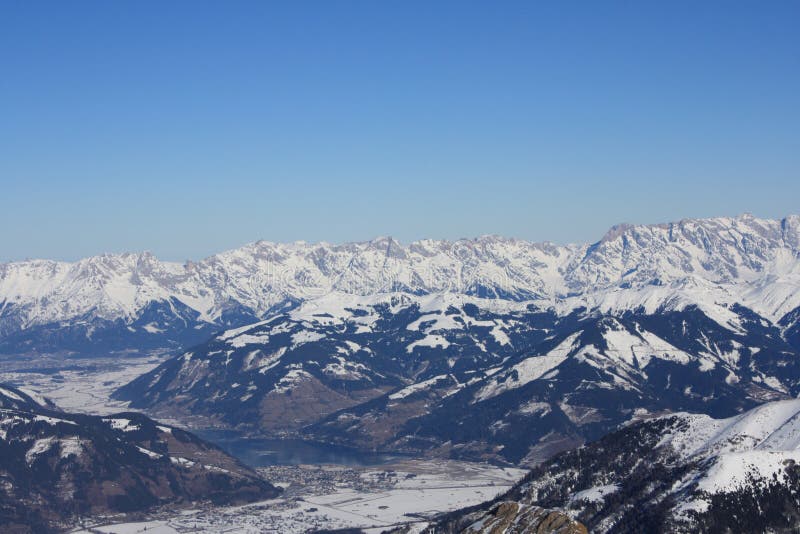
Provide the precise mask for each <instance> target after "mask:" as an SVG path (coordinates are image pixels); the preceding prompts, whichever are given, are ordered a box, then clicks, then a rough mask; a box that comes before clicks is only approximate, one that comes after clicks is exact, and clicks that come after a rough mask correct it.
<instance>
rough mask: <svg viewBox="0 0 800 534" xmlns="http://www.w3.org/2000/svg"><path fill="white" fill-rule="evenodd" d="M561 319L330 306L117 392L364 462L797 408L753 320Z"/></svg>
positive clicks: (469, 453)
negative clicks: (790, 404)
mask: <svg viewBox="0 0 800 534" xmlns="http://www.w3.org/2000/svg"><path fill="white" fill-rule="evenodd" d="M711 309H712V310H713V313H712V314H707V313H705V312H704V311H703V310H701V309H700V308H699V307H697V306H692V307H688V306H687V307H683V308H681V309H666V308H665V309H662V310H660V311H658V313H652V314H649V313H647V311H646V310H638V311H628V312H626V313H621V314H604V313H600V312H598V311H596V312H586V311H585V310H575V311H573V312H572V313H569V314H566V315H562V314H558V313H555V311H553V310H541V309H539V308H537V307H536V306H535V305H530V304H528V303H525V302H514V301H508V300H501V299H482V298H477V297H474V296H466V295H459V294H450V293H445V294H432V295H409V294H407V293H389V294H380V295H370V296H365V297H362V296H357V295H350V294H339V293H336V294H333V293H332V294H328V295H326V296H324V297H320V298H317V299H314V300H311V301H307V302H304V303H302V304H300V305H298V306H297V307H295V308H293V309H292V310H289V311H286V312H284V313H281V314H278V315H274V316H272V317H270V318H269V319H267V320H264V321H261V322H259V323H256V324H253V325H249V326H247V327H239V328H233V329H229V330H227V331H224V332H222V333H220V334H218V335H217V336H215V337H214V338H212V339H211V340H210V341H208V342H206V343H202V344H199V345H196V346H194V347H192V348H191V349H189V350H188V351H186V352H185V353H183V354H181V355H179V356H176V357H174V358H172V359H170V360H168V361H166V362H165V363H163V364H162V365H160V366H159V367H157V368H156V369H154V370H152V371H151V372H149V373H147V374H145V375H143V376H141V377H139V378H137V379H136V380H134V381H133V382H132V383H131V384H129V385H127V386H125V387H124V388H122V389H121V390H119V391H118V392H117V393H116V395H117V396H118V397H119V398H122V399H124V400H128V401H131V402H132V406H134V407H137V408H145V409H150V410H157V411H158V412H157V413H160V412H165V413H166V415H169V416H175V415H176V413H175V412H176V411H177V412H179V413H180V412H183V413H185V414H188V413H191V414H192V415H195V416H199V415H205V416H208V417H211V418H212V419H213V420H214V421H216V422H222V423H226V424H228V425H231V426H239V427H242V428H243V429H246V430H248V431H251V432H259V433H268V434H274V433H276V432H287V431H290V432H296V433H302V434H304V435H306V436H307V437H310V438H313V439H318V440H324V441H335V442H340V443H342V444H346V445H350V446H356V447H362V448H369V449H373V448H379V449H393V450H402V451H408V452H416V453H419V452H426V453H431V454H443V455H457V456H462V457H469V458H478V459H505V460H507V461H510V462H514V463H518V462H521V461H524V462H530V463H534V462H535V461H537V460H538V459H541V458H542V457H545V456H547V455H548V454H552V453H553V452H555V451H557V450H560V449H563V448H564V447H566V446H570V445H571V444H574V443H576V442H582V441H583V440H585V439H594V438H597V437H599V436H600V435H602V434H603V433H605V432H608V431H610V430H612V429H614V428H616V427H617V426H618V425H619V424H621V423H622V422H624V421H625V420H627V419H628V418H629V417H630V416H631V415H632V414H633V413H634V412H636V411H640V412H641V411H648V412H651V413H654V412H660V411H664V410H692V411H698V412H704V413H708V414H712V415H714V416H717V417H719V416H729V415H733V414H735V413H738V412H740V411H742V410H746V409H748V408H751V407H753V406H755V405H757V404H759V403H762V402H766V401H769V400H775V399H781V398H787V397H790V396H796V395H798V394H800V360H798V358H797V353H798V348H797V347H796V346H793V345H792V344H791V343H790V342H789V341H787V339H785V338H784V336H783V327H782V326H780V325H774V324H772V323H771V322H770V321H768V320H766V319H764V318H763V317H760V316H758V315H757V314H755V313H754V312H753V311H752V310H749V309H748V308H745V307H743V306H740V305H737V306H731V307H727V306H723V305H720V304H713V305H712V306H711Z"/></svg>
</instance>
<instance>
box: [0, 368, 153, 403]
mask: <svg viewBox="0 0 800 534" xmlns="http://www.w3.org/2000/svg"><path fill="white" fill-rule="evenodd" d="M166 357H167V356H166V355H164V354H160V353H153V354H149V355H146V356H137V355H129V356H126V355H121V354H115V355H112V356H109V357H105V358H103V357H93V358H82V357H69V358H66V357H64V356H57V355H56V356H47V355H36V356H17V357H9V356H3V357H2V359H0V382H2V383H8V384H11V385H14V386H17V387H21V388H24V389H26V390H29V391H31V392H34V393H37V394H39V395H43V396H45V397H47V398H49V399H50V400H52V401H53V402H55V403H56V404H57V405H58V406H59V408H62V409H64V410H66V411H70V412H83V413H89V414H93V415H108V414H111V413H117V412H121V411H124V410H126V409H127V406H128V403H127V402H121V401H115V400H113V399H111V393H112V392H113V391H114V390H115V389H117V388H119V387H120V386H122V385H124V384H127V383H128V382H130V381H131V380H133V379H134V378H136V377H137V376H139V375H141V374H144V373H146V372H148V371H150V370H152V369H154V368H156V367H157V366H158V365H159V364H160V363H161V362H163V361H164V360H165V359H166Z"/></svg>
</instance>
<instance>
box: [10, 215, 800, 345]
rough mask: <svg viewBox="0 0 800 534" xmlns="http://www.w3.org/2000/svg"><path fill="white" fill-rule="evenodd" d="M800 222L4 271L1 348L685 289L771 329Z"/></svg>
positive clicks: (628, 228)
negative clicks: (114, 326)
mask: <svg viewBox="0 0 800 534" xmlns="http://www.w3.org/2000/svg"><path fill="white" fill-rule="evenodd" d="M798 221H800V219H798V217H796V216H794V217H787V218H785V219H783V220H780V221H778V220H767V219H758V218H755V217H752V216H740V217H734V218H730V217H721V218H714V219H687V220H683V221H680V222H677V223H668V224H656V225H618V226H615V227H614V228H612V229H611V230H609V232H608V233H607V234H606V235H605V237H604V238H603V239H602V240H601V241H598V242H597V243H595V244H593V245H566V246H563V245H555V244H553V243H546V242H545V243H532V242H529V241H524V240H519V239H509V238H504V237H499V236H489V235H487V236H481V237H478V238H474V239H459V240H455V241H446V240H430V239H428V240H419V241H414V242H412V243H409V244H407V245H404V244H402V243H400V242H398V241H397V240H395V239H394V238H392V237H378V238H375V239H373V240H370V241H364V242H357V243H344V244H329V243H324V242H323V243H315V244H309V243H305V242H294V243H273V242H268V241H257V242H254V243H250V244H248V245H244V246H242V247H239V248H236V249H232V250H229V251H226V252H222V253H220V254H217V255H214V256H210V257H208V258H205V259H203V260H200V261H196V262H186V263H185V264H183V265H181V264H178V263H172V262H163V261H160V260H159V259H158V258H156V257H155V256H153V255H152V254H150V253H148V252H141V253H127V254H104V255H101V256H95V257H91V258H85V259H82V260H79V261H77V262H73V263H69V262H51V261H46V260H34V261H26V262H15V263H6V264H0V335H2V333H3V332H7V333H8V332H11V333H13V332H21V331H22V330H24V329H27V328H30V327H33V326H44V325H48V324H54V323H57V322H61V323H63V322H70V321H75V320H77V318H81V320H82V321H86V320H87V319H88V320H90V321H110V322H114V321H117V320H122V321H123V322H125V323H127V324H128V325H131V323H133V322H135V321H136V320H137V319H138V318H139V317H140V316H141V314H142V313H143V311H144V310H146V309H147V308H148V307H149V306H150V307H152V306H153V305H160V306H162V307H165V308H172V307H174V306H172V305H170V304H169V303H171V302H177V303H178V304H179V307H186V308H187V309H189V310H191V312H192V314H196V316H197V321H199V322H200V323H202V324H205V325H219V324H228V323H230V321H231V319H225V317H229V316H230V315H231V313H234V314H235V315H242V316H243V317H244V316H246V317H255V318H260V317H265V316H267V315H268V314H270V313H272V312H273V311H274V310H276V309H284V308H285V307H286V306H292V305H294V304H295V303H297V302H303V301H308V300H310V299H315V298H319V297H321V296H323V295H326V294H330V293H336V294H339V293H347V294H353V295H372V294H380V293H391V292H406V293H410V294H417V295H421V294H435V293H459V294H464V295H473V296H477V297H482V298H493V299H499V300H507V301H536V302H537V303H539V305H548V303H549V305H552V306H556V307H559V306H560V307H562V308H563V307H567V308H569V307H577V306H581V305H584V306H586V307H591V306H592V305H596V304H597V301H607V300H608V299H609V298H613V299H614V300H615V301H616V302H617V303H620V302H626V301H629V300H631V299H632V298H644V299H645V300H647V301H650V300H652V299H653V298H654V297H653V295H660V296H659V298H664V299H671V298H674V295H669V294H663V295H662V293H665V292H663V291H661V292H659V291H655V290H653V288H656V289H657V288H675V287H678V286H679V287H680V291H682V294H683V295H684V296H685V295H686V294H687V292H689V286H690V285H695V286H700V285H702V284H703V283H706V282H707V283H710V284H713V285H714V286H715V287H714V288H713V293H714V296H713V298H711V300H712V303H716V302H725V303H732V302H740V303H746V304H748V305H749V306H750V307H751V308H753V309H754V310H756V311H758V312H759V313H762V314H763V315H765V316H767V317H769V318H771V319H777V318H779V317H780V316H782V315H784V314H785V313H787V312H789V311H791V309H793V307H797V306H798V305H800V291H798V290H797V279H798V277H800V274H798V273H800V267H798V265H800V251H798V247H797V243H798V242H800V237H798V235H800V223H798ZM620 292H622V293H624V294H625V297H624V298H623V297H622V295H621V293H620ZM637 292H638V294H637ZM699 294H700V292H695V294H693V296H691V298H694V299H696V298H699V297H697V295H699ZM576 299H577V300H578V301H582V302H576ZM689 300H691V299H689ZM565 301H566V302H567V304H564V302H565ZM159 303H160V304H159ZM633 304H634V305H636V306H640V305H642V302H638V303H633ZM232 310H235V311H233V312H232ZM202 324H201V328H205V327H203V326H202ZM155 326H156V327H157V328H153V329H151V330H154V331H155V330H162V331H163V330H166V329H165V328H164V327H163V326H164V325H161V326H158V325H155ZM194 326H195V325H187V328H194ZM154 335H155V334H154ZM0 341H2V340H1V339H0Z"/></svg>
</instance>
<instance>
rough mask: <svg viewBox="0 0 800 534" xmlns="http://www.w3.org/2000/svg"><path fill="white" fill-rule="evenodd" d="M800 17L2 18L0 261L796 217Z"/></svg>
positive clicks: (351, 9) (617, 10)
mask: <svg viewBox="0 0 800 534" xmlns="http://www.w3.org/2000/svg"><path fill="white" fill-rule="evenodd" d="M799 26H800V2H796V1H786V2H780V1H768V2H755V1H749V2H735V1H725V2H714V1H708V2H689V1H686V2H683V1H671V2H646V1H645V2H621V1H620V2H572V1H566V2H552V3H545V2H527V1H526V2H413V1H386V2H367V1H364V2H352V1H319V2H286V3H282V4H278V3H273V2H261V1H258V2H255V1H254V2H237V1H232V2H202V1H200V2H198V1H192V2H188V1H187V2H180V1H170V2H155V1H153V2H150V1H138V2H105V1H103V2H100V1H96V2H92V1H81V2H27V1H5V2H0V186H1V187H0V198H2V204H0V227H1V228H2V230H1V231H0V261H8V260H16V259H23V258H26V257H48V258H58V259H75V258H78V257H82V256H86V255H91V254H96V253H100V252H118V251H125V250H151V251H152V252H154V253H156V254H157V255H158V256H160V257H162V258H165V259H173V260H182V259H187V258H192V259H198V258H201V257H203V256H206V255H208V254H211V253H214V252H218V251H221V250H224V249H228V248H232V247H235V246H238V245H240V244H242V243H245V242H248V241H254V240H256V239H261V238H263V239H268V240H274V241H291V240H300V239H302V240H307V241H318V240H326V241H332V242H340V241H351V240H364V239H369V238H372V237H375V236H377V235H392V236H394V237H396V238H398V239H400V240H401V241H409V240H413V239H417V238H423V237H434V238H458V237H472V236H476V235H480V234H487V233H497V234H503V235H508V236H513V237H520V238H526V239H532V240H552V241H556V242H569V241H593V240H596V239H598V238H599V237H600V236H601V235H602V234H603V233H604V232H605V230H606V229H607V227H608V226H610V225H611V224H614V223H617V222H623V221H625V222H633V223H648V222H660V221H667V220H677V219H680V218H683V217H701V216H716V215H735V214H738V213H742V212H745V211H748V212H752V213H754V214H755V215H758V216H764V217H781V216H783V215H785V214H788V213H797V212H800V172H799V171H800V32H798V31H797V28H798V27H799Z"/></svg>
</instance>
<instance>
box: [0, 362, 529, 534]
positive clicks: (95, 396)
mask: <svg viewBox="0 0 800 534" xmlns="http://www.w3.org/2000/svg"><path fill="white" fill-rule="evenodd" d="M161 361H163V356H161V355H159V354H154V355H150V356H145V357H141V356H138V357H120V356H119V355H117V356H114V357H113V358H70V359H64V358H63V357H52V358H47V357H44V358H42V357H37V358H36V359H35V360H30V359H24V358H14V359H4V360H2V361H0V382H8V383H11V384H14V385H17V386H19V387H22V388H25V389H26V390H28V391H30V392H32V393H36V394H39V395H42V396H45V397H48V398H50V399H51V400H53V401H54V402H56V404H58V405H59V407H61V408H64V409H66V410H69V411H76V412H85V413H92V414H100V415H106V414H110V413H114V412H119V411H124V410H126V409H127V403H123V402H119V401H114V400H112V399H110V394H111V392H112V391H113V390H114V389H116V388H117V387H119V386H121V385H122V384H124V383H126V382H128V381H130V380H131V379H132V378H134V377H136V376H138V375H140V374H142V373H144V372H147V371H149V370H150V369H152V368H154V367H155V366H156V365H158V364H159V363H160V362H161ZM168 422H169V423H171V424H176V425H179V426H184V427H185V426H191V425H187V424H186V423H187V422H185V421H184V422H181V421H168ZM181 423H183V424H181ZM258 471H259V472H260V473H261V474H263V475H264V478H266V479H267V480H269V481H270V482H272V483H273V484H275V485H278V486H281V487H283V488H284V489H285V493H284V495H283V496H282V497H281V498H279V499H273V500H269V501H264V502H259V503H253V504H249V505H245V506H232V507H231V506H229V507H214V506H201V507H197V508H195V509H188V510H182V511H176V510H174V509H170V510H162V511H159V512H155V513H153V514H150V515H148V516H147V517H142V518H137V520H135V521H132V520H131V518H129V517H128V518H123V517H116V518H115V517H105V518H96V519H94V520H91V521H87V522H86V523H85V524H83V525H81V526H80V527H79V528H77V529H76V530H75V531H74V532H76V533H78V532H81V533H90V532H93V533H103V534H110V533H117V534H133V533H140V532H141V533H144V532H146V533H147V534H174V533H184V532H207V533H211V532H214V533H218V532H229V533H233V532H236V533H258V532H280V533H295V532H297V533H301V532H309V531H313V530H316V529H335V528H353V527H357V528H362V529H365V530H367V531H374V532H381V531H383V530H385V529H387V528H389V527H391V526H394V525H403V524H408V523H414V524H416V525H417V526H419V527H420V529H421V528H422V527H423V526H424V525H426V524H427V519H429V518H432V517H433V516H434V515H436V514H439V513H442V512H447V511H452V510H456V509H459V508H463V507H466V506H471V505H475V504H478V503H481V502H484V501H486V500H489V499H492V498H494V497H495V496H497V495H499V494H501V493H503V492H505V491H507V490H508V489H509V488H511V486H512V485H513V484H514V482H516V481H517V480H519V479H520V478H522V477H523V476H524V475H525V473H526V471H525V470H521V469H513V468H504V467H497V466H492V465H488V464H477V463H469V462H456V461H447V460H427V459H424V460H423V459H419V460H417V459H402V460H398V461H395V462H392V463H390V464H384V465H380V466H377V467H376V466H372V467H367V466H365V467H353V466H341V465H280V466H270V467H262V468H259V469H258Z"/></svg>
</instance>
